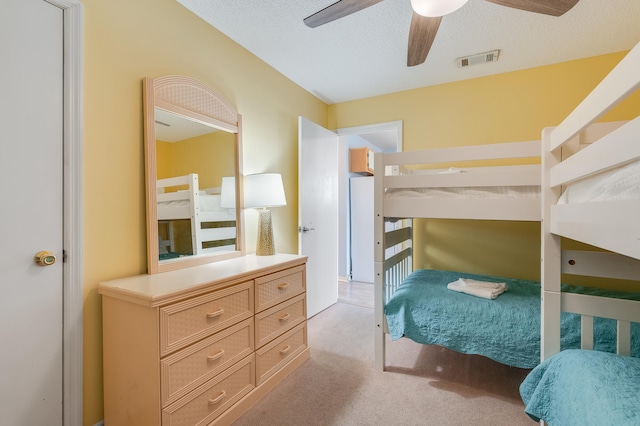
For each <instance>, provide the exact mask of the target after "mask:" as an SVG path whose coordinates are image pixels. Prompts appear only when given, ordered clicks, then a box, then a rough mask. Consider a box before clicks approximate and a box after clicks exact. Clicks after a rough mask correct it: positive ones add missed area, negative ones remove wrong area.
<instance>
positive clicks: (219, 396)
mask: <svg viewBox="0 0 640 426" xmlns="http://www.w3.org/2000/svg"><path fill="white" fill-rule="evenodd" d="M225 396H227V393H226V392H225V391H220V395H218V396H216V397H215V398H211V399H209V404H211V405H213V404H217V403H218V402H220V401H222V398H224V397H225Z"/></svg>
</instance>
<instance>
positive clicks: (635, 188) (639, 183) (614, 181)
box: [558, 160, 640, 204]
mask: <svg viewBox="0 0 640 426" xmlns="http://www.w3.org/2000/svg"><path fill="white" fill-rule="evenodd" d="M614 200H640V160H637V161H634V162H631V163H629V164H626V165H624V166H621V167H617V168H615V169H612V170H608V171H606V172H603V173H598V174H596V175H593V176H590V177H588V178H585V179H581V180H579V181H577V182H574V183H572V184H570V185H568V186H567V188H566V189H565V191H564V192H563V193H562V196H561V197H560V199H559V200H558V204H579V203H591V202H600V201H614Z"/></svg>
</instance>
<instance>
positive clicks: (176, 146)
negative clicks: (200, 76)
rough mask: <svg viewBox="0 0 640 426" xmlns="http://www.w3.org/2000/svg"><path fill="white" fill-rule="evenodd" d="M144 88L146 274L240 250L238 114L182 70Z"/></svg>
mask: <svg viewBox="0 0 640 426" xmlns="http://www.w3.org/2000/svg"><path fill="white" fill-rule="evenodd" d="M144 91H145V93H144V100H145V104H144V111H145V153H146V186H147V191H146V192H147V247H148V264H149V267H148V271H149V273H152V274H153V273H158V272H164V271H169V270H175V269H180V268H185V267H190V266H196V265H200V264H204V263H210V262H215V261H219V260H225V259H229V258H233V257H239V256H242V255H244V249H243V245H242V229H243V227H242V216H241V214H240V212H241V208H242V205H241V203H242V199H243V198H242V196H241V193H240V191H241V188H242V182H241V180H242V170H241V155H240V153H241V125H240V123H241V117H240V115H239V114H238V113H237V111H236V109H235V108H234V107H233V105H231V104H230V103H229V102H228V101H227V100H226V99H225V98H224V97H222V96H221V95H220V94H219V93H217V91H215V90H214V89H212V88H211V87H209V86H207V85H206V84H204V83H202V82H200V81H197V80H194V79H192V78H189V77H184V76H165V77H160V78H155V79H152V78H145V79H144Z"/></svg>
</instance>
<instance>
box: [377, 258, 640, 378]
mask: <svg viewBox="0 0 640 426" xmlns="http://www.w3.org/2000/svg"><path fill="white" fill-rule="evenodd" d="M458 278H471V279H475V280H481V281H493V282H506V283H507V284H508V290H507V291H506V292H505V293H503V294H502V295H500V296H498V298H497V299H495V300H489V299H483V298H479V297H474V296H470V295H468V294H463V293H457V292H455V291H452V290H449V289H447V284H448V283H450V282H452V281H455V280H457V279H458ZM563 291H571V292H576V293H583V294H592V295H599V296H608V297H620V298H627V299H634V300H640V293H626V292H624V293H623V292H612V291H607V290H600V289H593V288H587V287H575V286H568V285H564V286H563ZM540 309H541V307H540V283H538V282H535V281H528V280H519V279H508V278H501V277H494V276H486V275H474V274H465V273H459V272H449V271H438V270H418V271H414V272H413V273H412V274H411V275H410V276H409V277H408V278H407V279H406V280H405V282H404V283H403V284H402V285H401V286H400V287H399V288H398V290H397V291H396V293H395V294H394V295H393V296H392V297H391V300H389V301H388V302H387V304H386V306H385V314H386V317H387V323H388V324H389V331H390V333H391V337H392V339H394V340H395V339H398V338H400V337H402V336H406V337H409V338H410V339H412V340H414V341H416V342H418V343H422V344H435V345H441V346H445V347H447V348H449V349H453V350H455V351H458V352H462V353H467V354H479V355H483V356H486V357H488V358H491V359H493V360H495V361H498V362H500V363H502V364H506V365H511V366H515V367H519V368H534V367H535V366H536V365H538V364H539V363H540ZM561 327H562V341H561V348H562V349H569V348H579V347H580V317H579V316H578V315H575V314H568V313H563V314H562V325H561ZM594 327H595V330H594V334H595V335H596V336H597V337H596V343H595V345H594V349H597V350H601V351H605V352H615V336H616V323H615V321H613V320H606V319H602V318H595V320H594ZM632 334H633V335H632V342H631V343H632V347H631V354H632V355H633V356H640V324H635V323H634V324H632Z"/></svg>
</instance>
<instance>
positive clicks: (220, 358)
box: [160, 319, 254, 406]
mask: <svg viewBox="0 0 640 426" xmlns="http://www.w3.org/2000/svg"><path fill="white" fill-rule="evenodd" d="M253 336H254V331H253V321H252V320H251V319H247V320H244V321H242V322H241V323H239V324H237V325H234V326H232V327H229V328H227V329H225V330H223V331H221V332H219V333H216V334H214V335H213V336H211V337H208V338H206V339H205V340H203V341H201V342H198V343H195V344H193V345H191V346H189V347H188V348H185V349H183V350H181V351H179V352H176V353H175V354H173V355H171V356H168V357H166V358H164V359H163V360H162V361H161V370H160V374H161V377H160V384H161V395H162V406H166V405H168V404H171V403H172V402H174V401H176V400H178V399H179V398H181V397H183V396H184V395H186V394H187V393H189V392H191V391H192V390H193V389H195V388H197V387H198V386H200V385H201V384H203V383H204V382H206V381H207V380H209V379H211V378H213V377H214V376H215V375H216V374H219V373H220V372H222V371H223V370H224V369H225V368H228V367H230V366H231V365H233V364H234V363H235V362H237V361H240V360H241V359H242V358H244V357H246V356H247V355H249V354H251V353H252V352H253V349H254V346H253Z"/></svg>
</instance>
